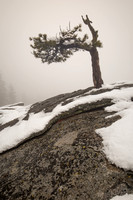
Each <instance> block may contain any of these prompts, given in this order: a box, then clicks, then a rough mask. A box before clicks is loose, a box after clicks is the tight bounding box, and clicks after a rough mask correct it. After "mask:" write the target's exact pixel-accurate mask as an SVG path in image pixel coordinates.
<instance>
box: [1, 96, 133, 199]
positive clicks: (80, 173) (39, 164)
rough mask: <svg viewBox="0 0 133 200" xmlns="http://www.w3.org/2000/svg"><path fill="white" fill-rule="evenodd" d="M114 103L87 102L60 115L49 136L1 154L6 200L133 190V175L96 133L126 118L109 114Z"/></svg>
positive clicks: (86, 196)
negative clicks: (114, 160) (107, 152)
mask: <svg viewBox="0 0 133 200" xmlns="http://www.w3.org/2000/svg"><path fill="white" fill-rule="evenodd" d="M105 102H106V100H105ZM100 103H101V102H100ZM109 104H110V101H109V102H108V103H107V102H106V103H105V104H104V105H103V104H102V106H99V107H97V106H96V107H95V108H94V107H93V109H90V110H89V109H85V108H86V106H87V105H86V106H84V105H81V106H80V109H79V108H78V109H79V110H80V112H79V113H78V109H77V110H76V112H75V110H72V111H71V112H69V114H68V113H67V115H65V117H62V116H60V117H58V118H56V121H55V122H56V123H55V122H54V123H52V125H51V128H49V129H47V130H46V132H45V133H44V134H42V135H39V136H38V137H35V138H32V139H31V140H29V141H27V142H25V143H23V144H21V145H19V146H18V147H16V148H14V149H12V150H9V151H7V152H5V153H3V154H1V155H0V180H1V181H0V200H9V199H10V200H25V199H27V200H28V199H30V200H34V199H35V200H41V199H42V200H81V199H82V200H109V199H111V198H112V197H114V196H116V195H124V194H125V193H128V194H131V193H133V173H132V172H131V171H124V170H123V169H120V168H117V167H116V166H115V165H113V164H112V163H111V162H110V161H108V160H107V158H106V156H105V154H104V152H103V145H102V138H101V137H100V136H99V135H98V134H96V133H95V130H96V129H98V128H102V127H107V126H109V125H111V124H112V123H113V122H115V121H116V120H119V119H120V117H119V116H115V117H112V118H106V117H107V116H109V115H110V114H111V113H107V112H106V111H105V110H104V108H105V107H106V106H108V105H109Z"/></svg>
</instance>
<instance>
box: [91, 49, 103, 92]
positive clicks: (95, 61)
mask: <svg viewBox="0 0 133 200" xmlns="http://www.w3.org/2000/svg"><path fill="white" fill-rule="evenodd" d="M90 54H91V61H92V76H93V83H94V86H95V87H96V88H100V87H101V86H102V84H103V80H102V76H101V71H100V65H99V56H98V51H97V49H96V48H95V47H94V48H92V49H91V50H90Z"/></svg>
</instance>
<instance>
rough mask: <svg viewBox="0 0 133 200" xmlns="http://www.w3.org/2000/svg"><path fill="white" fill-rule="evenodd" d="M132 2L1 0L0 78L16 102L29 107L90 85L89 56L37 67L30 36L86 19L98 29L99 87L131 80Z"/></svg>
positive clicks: (52, 34) (83, 54)
mask: <svg viewBox="0 0 133 200" xmlns="http://www.w3.org/2000/svg"><path fill="white" fill-rule="evenodd" d="M132 10H133V1H132V0H93V1H92V0H0V28H1V31H0V74H1V76H2V79H3V81H4V83H5V85H6V87H10V86H12V87H13V88H14V91H15V94H16V101H23V102H24V103H25V104H31V103H34V102H36V101H41V100H44V99H47V98H49V97H52V96H54V95H57V94H60V93H66V92H71V91H74V90H78V89H82V88H87V87H89V86H92V85H93V82H92V70H91V58H90V55H89V53H87V52H82V51H80V52H78V53H75V55H73V56H72V57H71V58H69V59H68V60H67V61H66V62H65V63H53V64H50V65H48V64H46V63H45V64H42V63H41V60H40V59H36V58H34V56H33V55H32V53H31V52H32V48H31V47H30V43H31V42H30V41H29V37H35V36H37V35H38V34H39V33H46V34H48V36H50V37H55V36H56V34H58V32H59V27H60V26H61V27H62V29H65V28H66V27H68V25H69V22H70V23H71V27H73V26H75V25H78V24H79V23H82V27H83V33H84V34H85V33H87V34H88V35H90V36H91V34H90V32H89V30H88V28H87V27H85V25H84V24H83V22H82V19H81V15H83V16H85V15H86V14H87V15H88V16H89V18H90V19H91V21H93V26H94V28H95V29H97V30H98V31H99V39H100V40H101V41H102V43H103V48H101V49H98V51H99V56H100V66H101V71H102V77H103V80H104V83H105V84H106V83H113V82H116V81H133V55H132V54H133V53H132V48H133V37H132V36H133V23H132V19H133V12H132Z"/></svg>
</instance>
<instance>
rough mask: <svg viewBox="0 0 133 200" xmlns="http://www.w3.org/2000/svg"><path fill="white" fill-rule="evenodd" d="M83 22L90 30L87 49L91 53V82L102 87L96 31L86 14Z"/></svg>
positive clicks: (97, 86)
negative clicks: (90, 45) (89, 47)
mask: <svg viewBox="0 0 133 200" xmlns="http://www.w3.org/2000/svg"><path fill="white" fill-rule="evenodd" d="M82 19H83V22H84V23H85V24H86V25H87V26H88V27H89V29H90V32H91V34H92V41H91V43H92V48H91V49H90V50H89V52H90V54H91V61H92V73H93V83H94V86H95V87H96V88H100V87H102V84H103V80H102V75H101V71H100V64H99V55H98V51H97V48H96V46H97V42H98V40H97V39H98V31H96V30H95V29H94V28H93V26H92V25H91V23H92V22H91V21H90V20H89V18H88V16H87V15H86V19H84V18H83V16H82Z"/></svg>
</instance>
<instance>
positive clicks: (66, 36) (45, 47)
mask: <svg viewBox="0 0 133 200" xmlns="http://www.w3.org/2000/svg"><path fill="white" fill-rule="evenodd" d="M81 31H82V29H81V24H79V25H78V26H75V27H74V28H73V29H70V27H69V29H67V30H63V31H62V30H61V29H60V32H59V36H58V37H55V38H53V39H51V38H48V37H47V35H46V34H39V35H38V37H33V38H30V40H31V41H33V45H31V47H32V48H33V55H34V56H35V57H36V58H41V60H42V62H43V63H44V62H47V63H48V64H50V63H52V62H64V61H66V60H67V58H69V57H70V56H71V55H73V53H74V52H76V51H79V50H86V51H90V49H91V48H92V47H101V46H102V45H101V42H100V41H94V42H93V41H91V42H90V43H89V42H88V41H87V39H88V38H89V37H88V35H87V34H85V35H84V36H83V37H82V38H81V37H79V36H78V33H79V32H81Z"/></svg>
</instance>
